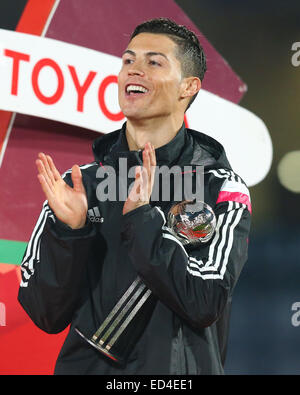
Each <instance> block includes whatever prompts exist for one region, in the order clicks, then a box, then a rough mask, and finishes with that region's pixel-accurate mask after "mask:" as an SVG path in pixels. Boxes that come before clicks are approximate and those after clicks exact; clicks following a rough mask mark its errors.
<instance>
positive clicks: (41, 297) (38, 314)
mask: <svg viewBox="0 0 300 395" xmlns="http://www.w3.org/2000/svg"><path fill="white" fill-rule="evenodd" d="M94 237H95V230H94V227H93V224H92V223H91V222H90V221H89V220H87V222H86V225H85V226H84V227H83V228H81V229H76V230H73V229H71V228H69V227H68V226H67V225H65V224H63V223H62V222H61V221H59V220H58V219H57V218H56V217H55V215H54V213H53V211H52V210H51V208H50V207H49V205H48V202H47V201H46V202H45V203H44V205H43V208H42V211H41V214H40V216H39V218H38V221H37V223H36V226H35V228H34V230H33V233H32V235H31V238H30V240H29V243H28V245H27V249H26V251H25V254H24V257H23V260H22V263H21V273H22V280H21V283H20V288H19V294H18V300H19V302H20V303H21V305H22V307H23V308H24V310H25V311H26V312H27V314H28V315H29V316H30V318H31V319H32V321H33V322H34V323H35V324H36V325H37V326H38V327H39V328H40V329H42V330H44V331H46V332H48V333H57V332H60V331H62V330H64V329H65V328H66V327H67V326H68V325H69V323H70V322H71V319H72V315H73V313H74V309H75V307H76V303H77V302H78V295H79V289H80V285H81V284H82V278H83V271H84V268H85V266H86V264H87V261H88V258H89V252H90V249H91V248H90V246H91V242H92V240H93V239H94Z"/></svg>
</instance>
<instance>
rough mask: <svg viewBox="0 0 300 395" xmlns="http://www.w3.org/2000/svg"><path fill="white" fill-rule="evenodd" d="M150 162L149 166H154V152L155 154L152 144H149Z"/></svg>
mask: <svg viewBox="0 0 300 395" xmlns="http://www.w3.org/2000/svg"><path fill="white" fill-rule="evenodd" d="M150 163H151V166H154V167H155V166H156V154H155V149H154V145H153V144H150Z"/></svg>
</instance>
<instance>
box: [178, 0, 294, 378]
mask: <svg viewBox="0 0 300 395" xmlns="http://www.w3.org/2000/svg"><path fill="white" fill-rule="evenodd" d="M176 3H177V4H178V5H179V6H180V7H181V8H182V9H184V10H185V12H186V13H187V14H188V16H189V17H190V18H191V20H192V21H193V22H194V23H195V24H196V25H197V26H198V28H199V30H200V31H201V32H202V33H203V34H204V35H205V36H206V37H207V38H208V40H209V41H210V42H211V44H212V45H213V46H214V47H215V48H216V49H217V51H218V52H219V53H220V54H221V55H222V56H223V57H224V58H225V59H226V60H227V61H228V63H229V64H230V66H231V67H232V68H233V70H234V71H235V72H236V73H237V74H238V75H239V76H240V77H241V78H242V80H243V81H244V82H245V83H246V84H247V86H248V92H247V93H246V94H245V95H244V97H243V99H242V101H241V102H240V103H239V104H240V105H241V106H242V107H245V108H247V109H248V110H250V111H252V112H254V113H255V114H256V115H258V116H259V117H260V118H261V119H262V120H263V121H264V122H265V124H266V126H267V127H268V129H269V132H270V135H271V139H272V142H273V150H274V153H273V155H274V156H273V163H272V167H271V170H270V172H269V174H268V176H267V177H266V178H265V179H264V180H263V181H262V182H261V183H260V184H258V185H256V186H254V187H252V188H250V192H251V198H252V207H253V220H252V230H251V236H250V240H249V259H248V262H247V264H246V265H245V268H244V270H243V272H242V274H241V277H240V280H239V282H238V284H237V286H236V289H235V292H234V298H233V311H232V319H231V331H230V339H229V345H228V356H227V362H226V366H225V367H226V373H227V374H299V373H300V326H298V325H299V324H300V317H299V318H298V319H297V310H296V307H297V306H296V305H295V310H292V306H293V305H294V304H295V303H297V302H300V226H299V220H300V194H299V193H294V192H291V191H290V190H288V189H286V188H285V187H284V186H283V185H282V184H281V182H280V180H279V178H278V174H277V170H278V165H279V164H280V163H281V160H282V159H283V158H284V156H285V155H286V154H287V153H288V152H290V151H300V65H299V66H298V67H296V66H293V64H292V62H291V58H292V55H293V54H294V53H295V51H292V45H293V43H295V42H300V2H299V1H290V0H288V1H278V0H275V1H258V0H251V1H250V0H249V1H248V0H244V1H238V0H227V1H221V0H188V1H183V0H176ZM299 49H300V44H299ZM299 59H300V56H299ZM253 161H255V158H253ZM249 165H251V164H249ZM295 166H296V167H297V169H298V171H297V172H296V173H297V176H296V178H297V179H296V180H294V182H296V183H298V187H299V185H300V162H298V163H296V164H294V167H295ZM298 189H299V188H298ZM298 309H299V308H298ZM293 315H294V318H293V321H292V317H293ZM298 321H299V322H298Z"/></svg>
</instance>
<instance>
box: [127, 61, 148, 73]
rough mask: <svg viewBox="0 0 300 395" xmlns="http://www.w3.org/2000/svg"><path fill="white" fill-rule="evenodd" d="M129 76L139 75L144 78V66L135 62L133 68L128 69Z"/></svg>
mask: <svg viewBox="0 0 300 395" xmlns="http://www.w3.org/2000/svg"><path fill="white" fill-rule="evenodd" d="M128 75H131V76H132V75H139V76H143V75H145V73H144V71H143V68H142V65H141V64H140V63H138V62H134V63H133V64H132V65H131V67H130V68H129V69H128Z"/></svg>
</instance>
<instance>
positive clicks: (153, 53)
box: [123, 49, 169, 60]
mask: <svg viewBox="0 0 300 395" xmlns="http://www.w3.org/2000/svg"><path fill="white" fill-rule="evenodd" d="M126 53H128V54H129V55H132V56H136V53H135V52H134V51H131V50H130V49H126V51H124V52H123V55H125V54H126ZM155 55H160V56H163V57H164V58H165V59H167V60H169V59H168V57H167V56H166V55H165V54H164V53H162V52H147V53H146V56H148V57H149V56H155Z"/></svg>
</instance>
